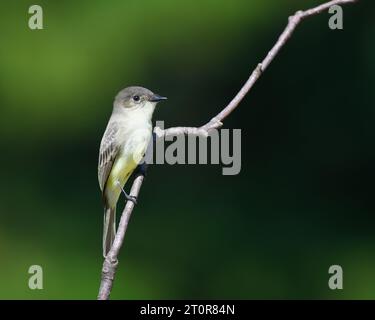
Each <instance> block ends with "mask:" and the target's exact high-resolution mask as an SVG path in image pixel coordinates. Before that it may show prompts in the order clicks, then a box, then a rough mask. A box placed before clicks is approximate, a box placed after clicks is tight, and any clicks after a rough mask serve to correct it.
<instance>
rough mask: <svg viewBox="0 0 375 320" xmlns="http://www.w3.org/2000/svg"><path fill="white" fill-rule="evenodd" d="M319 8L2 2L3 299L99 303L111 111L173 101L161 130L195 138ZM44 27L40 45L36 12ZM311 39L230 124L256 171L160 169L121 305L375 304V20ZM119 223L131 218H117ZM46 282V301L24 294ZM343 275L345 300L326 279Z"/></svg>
mask: <svg viewBox="0 0 375 320" xmlns="http://www.w3.org/2000/svg"><path fill="white" fill-rule="evenodd" d="M318 3H320V1H300V0H284V1H279V0H272V1H264V0H257V1H249V0H231V1H225V0H201V1H189V2H187V1H175V0H158V1H156V0H154V1H152V0H148V1H147V0H142V1H135V0H132V1H127V0H126V1H125V0H122V1H120V0H118V1H116V0H111V1H88V0H85V1H79V2H78V1H72V0H71V1H63V2H62V1H10V0H8V1H2V3H1V4H2V6H1V7H2V10H1V14H0V30H1V31H0V35H1V46H0V137H1V138H0V147H1V157H0V165H1V168H2V170H1V182H2V183H1V185H0V218H1V223H0V284H1V285H0V298H2V299H12V298H22V299H94V298H95V297H96V295H97V290H98V286H99V280H100V270H101V265H102V256H101V238H102V220H103V216H102V214H103V212H102V204H101V196H100V192H99V187H98V182H97V158H98V148H99V143H100V139H101V137H102V134H103V132H104V129H105V126H106V123H107V120H108V117H109V115H110V113H111V109H112V101H113V97H114V95H115V94H116V93H117V91H119V90H120V89H121V88H123V87H126V86H128V85H134V84H138V85H142V86H145V87H148V88H150V89H152V90H153V91H155V92H158V93H160V94H162V95H166V96H168V98H169V100H168V101H167V103H163V104H161V105H160V108H158V109H157V111H156V113H155V116H154V120H164V121H165V123H166V126H169V127H170V126H177V125H190V126H198V125H201V124H203V123H204V122H205V121H207V120H208V119H210V117H212V116H213V115H215V114H216V113H217V112H218V111H219V110H220V109H221V108H222V107H223V106H225V105H226V103H228V102H229V101H230V99H231V98H232V97H233V96H234V94H235V93H236V92H237V90H238V89H239V88H240V87H241V85H242V84H243V82H244V81H245V80H246V79H247V77H248V75H249V74H250V72H251V70H252V69H253V68H254V67H255V66H256V64H257V63H258V62H260V61H261V59H262V58H263V57H264V56H265V54H266V53H267V52H268V50H269V49H270V48H271V46H272V45H273V44H274V42H275V40H276V39H277V37H278V35H279V34H280V32H281V31H282V30H283V28H284V26H285V24H286V21H287V17H288V15H290V14H292V13H293V12H295V11H296V10H297V9H305V8H309V7H310V6H313V5H317V4H318ZM32 4H40V5H42V7H43V9H44V27H45V29H44V30H41V31H32V30H30V29H29V28H28V18H29V14H28V8H29V6H30V5H32ZM343 8H344V30H337V31H332V30H330V29H329V28H328V18H329V15H328V13H324V14H321V15H320V16H316V17H313V18H311V19H309V20H306V21H305V22H303V23H302V24H301V25H300V27H298V29H297V30H296V32H295V35H294V36H293V38H292V39H291V40H290V42H289V43H288V44H287V46H286V47H285V48H284V49H283V50H282V51H281V53H280V54H279V55H278V56H277V58H276V59H275V61H274V62H273V63H272V64H271V66H270V67H269V69H268V70H267V72H266V73H265V74H264V75H263V76H262V78H261V79H260V80H259V82H257V84H256V85H255V87H254V88H253V91H252V92H251V94H249V95H248V96H247V97H246V99H245V100H244V101H243V102H242V103H241V106H240V107H239V109H237V110H236V112H234V113H233V114H232V115H231V116H230V117H229V118H228V119H227V120H226V121H225V126H224V127H225V128H240V129H242V171H241V173H240V174H239V175H237V176H222V175H221V167H220V166H218V165H212V166H207V165H206V166H205V165H200V166H199V165H196V166H192V165H179V166H168V165H157V166H152V167H150V168H149V172H148V176H147V178H146V181H145V183H144V185H143V187H142V191H141V195H140V200H139V204H138V206H137V207H136V209H135V211H134V213H133V216H132V218H131V222H130V226H129V229H128V232H127V234H126V239H125V244H124V247H123V250H122V252H121V256H120V264H119V269H118V274H117V278H116V281H115V285H114V288H113V293H112V298H114V299H172V298H241V299H247V298H332V299H341V298H345V299H348V298H354V299H359V298H375V250H374V249H375V232H374V225H375V215H374V210H375V203H374V179H375V167H374V161H375V149H374V137H375V127H374V121H375V110H374V102H375V90H374V85H375V60H374V56H375V42H374V39H375V24H374V19H375V15H374V13H375V11H374V9H375V4H374V1H361V3H358V4H356V5H348V6H345V7H343ZM120 205H121V206H123V202H121V204H120ZM34 264H37V265H41V266H42V267H43V270H44V289H43V290H34V291H33V290H30V289H29V288H28V285H27V283H28V278H29V276H30V275H29V274H28V268H29V266H30V265H34ZM333 264H339V265H341V266H342V267H343V269H344V290H341V291H331V290H330V289H329V288H328V285H327V282H328V278H329V275H328V268H329V266H330V265H333Z"/></svg>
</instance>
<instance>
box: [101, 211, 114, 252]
mask: <svg viewBox="0 0 375 320" xmlns="http://www.w3.org/2000/svg"><path fill="white" fill-rule="evenodd" d="M115 235H116V207H114V208H110V207H105V208H104V229H103V256H104V258H105V257H106V256H107V254H108V252H109V250H111V247H112V244H113V240H115Z"/></svg>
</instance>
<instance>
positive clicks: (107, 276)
mask: <svg viewBox="0 0 375 320" xmlns="http://www.w3.org/2000/svg"><path fill="white" fill-rule="evenodd" d="M357 1H358V0H333V1H329V2H326V3H323V4H321V5H319V6H317V7H314V8H311V9H308V10H305V11H297V12H296V13H295V14H294V15H292V16H290V17H289V20H288V24H287V26H286V28H285V29H284V31H283V32H282V33H281V35H280V36H279V38H278V40H277V41H276V43H275V45H274V46H273V47H272V49H271V50H270V51H269V52H268V54H267V56H266V57H265V58H264V59H263V61H262V62H261V63H259V64H258V65H257V67H256V68H255V69H254V71H253V72H252V73H251V75H250V77H249V79H248V80H247V81H246V83H245V84H244V85H243V87H242V88H241V90H240V91H239V92H238V93H237V95H236V96H235V97H234V98H233V99H232V101H231V102H230V103H229V104H228V105H227V106H226V107H225V108H224V109H223V110H221V111H220V112H219V113H218V114H217V115H216V116H215V117H213V118H212V119H211V120H210V121H208V122H207V123H206V124H204V125H203V126H201V127H174V128H169V129H165V130H162V129H160V128H158V127H156V128H155V129H154V132H155V134H156V136H157V137H159V138H161V137H166V136H176V135H180V134H192V135H198V136H207V135H208V134H209V132H210V131H211V130H213V129H218V128H220V127H221V126H222V125H223V123H222V121H223V120H224V119H225V118H226V117H228V116H229V115H230V114H231V113H232V112H233V110H235V109H236V108H237V107H238V105H239V104H240V102H241V101H242V99H243V98H244V97H245V96H246V94H247V93H248V92H249V91H250V90H251V88H252V87H253V86H254V84H255V82H256V81H257V80H258V79H259V77H260V76H261V75H262V73H263V72H264V71H265V70H266V69H267V67H268V66H269V65H270V63H271V62H272V61H273V59H274V58H275V57H276V55H277V54H278V53H279V51H280V50H281V48H282V47H283V46H284V45H285V44H286V43H287V41H288V39H289V38H290V37H291V35H292V34H293V32H294V30H295V29H296V27H297V26H298V24H299V23H300V22H301V21H302V20H304V19H305V18H308V17H311V16H314V15H317V14H320V13H322V12H324V11H326V10H327V9H329V8H330V7H331V6H333V5H343V4H346V3H352V2H353V3H354V2H357ZM143 180H144V176H143V175H138V176H137V177H136V178H135V180H134V182H133V185H132V188H131V191H130V195H132V196H135V197H138V194H139V191H140V189H141V186H142V183H143ZM133 209H134V204H133V202H131V201H128V202H127V203H126V205H125V208H124V210H123V212H122V215H121V220H120V223H119V226H118V231H117V234H116V237H115V240H114V243H113V245H112V248H111V250H110V251H109V253H108V255H107V257H106V258H105V260H104V263H103V268H102V277H101V283H100V289H99V295H98V299H99V300H106V299H109V295H110V293H111V290H112V285H113V280H114V277H115V274H116V269H117V265H118V260H117V257H118V254H119V252H120V249H121V246H122V244H123V242H124V237H125V233H126V230H127V227H128V223H129V219H130V216H131V214H132V212H133Z"/></svg>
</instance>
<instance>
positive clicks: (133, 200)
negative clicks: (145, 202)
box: [117, 181, 137, 204]
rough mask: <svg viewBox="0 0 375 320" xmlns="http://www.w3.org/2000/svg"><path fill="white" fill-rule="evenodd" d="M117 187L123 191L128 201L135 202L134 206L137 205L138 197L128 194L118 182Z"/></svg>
mask: <svg viewBox="0 0 375 320" xmlns="http://www.w3.org/2000/svg"><path fill="white" fill-rule="evenodd" d="M117 185H118V186H119V188H120V189H121V191H122V193H123V194H124V196H125V199H126V200H127V201H131V202H133V203H134V204H137V197H135V196H131V195H129V194H127V193H126V191H125V190H124V188H123V187H122V186H121V184H120V182H119V181H117Z"/></svg>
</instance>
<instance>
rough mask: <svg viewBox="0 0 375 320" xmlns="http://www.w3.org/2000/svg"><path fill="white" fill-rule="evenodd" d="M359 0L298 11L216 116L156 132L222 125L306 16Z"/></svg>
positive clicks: (199, 131)
mask: <svg viewBox="0 0 375 320" xmlns="http://www.w3.org/2000/svg"><path fill="white" fill-rule="evenodd" d="M357 1H358V0H333V1H329V2H326V3H323V4H321V5H319V6H317V7H314V8H311V9H308V10H306V11H297V12H296V13H295V14H294V15H292V16H290V17H289V20H288V24H287V26H286V28H285V29H284V31H283V32H282V33H281V35H280V36H279V39H278V40H277V41H276V43H275V45H274V46H273V47H272V49H271V50H270V51H269V52H268V54H267V56H266V57H265V58H264V59H263V61H262V62H261V63H259V64H258V65H257V67H256V68H255V69H254V71H253V72H252V73H251V75H250V77H249V79H248V80H247V81H246V83H245V84H244V85H243V87H242V88H241V90H240V91H239V92H238V93H237V95H236V96H235V97H234V98H233V99H232V101H231V102H230V103H229V104H228V105H227V106H226V107H225V108H224V109H223V110H221V111H220V112H219V113H218V114H217V115H216V116H215V117H213V118H212V119H211V120H210V121H209V122H207V123H206V124H205V125H203V126H201V127H199V128H194V127H175V128H169V129H165V130H162V129H160V128H157V127H156V128H155V129H154V132H155V134H156V135H157V136H158V137H159V138H161V137H163V136H176V135H180V134H194V135H199V136H207V135H208V133H209V131H210V130H212V129H217V128H220V127H221V126H222V121H223V120H224V119H225V118H226V117H228V116H229V115H230V114H231V113H232V112H233V110H235V109H236V108H237V107H238V105H239V104H240V102H241V101H242V99H243V98H244V97H245V96H246V95H247V94H248V92H249V91H250V90H251V88H252V87H253V86H254V84H255V82H256V81H257V80H258V79H259V77H260V76H261V75H262V73H263V72H264V71H265V70H266V69H267V67H268V66H269V65H270V63H271V62H272V60H273V59H274V58H275V57H276V55H277V54H278V53H279V51H280V50H281V48H282V47H283V46H284V45H285V44H286V42H287V41H288V39H289V38H290V37H291V35H292V34H293V32H294V30H295V29H296V27H297V26H298V24H299V23H300V22H301V21H302V20H304V19H305V18H308V17H311V16H314V15H317V14H319V13H322V12H323V11H326V10H328V9H329V8H330V7H331V6H333V5H342V4H346V3H351V2H357Z"/></svg>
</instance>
